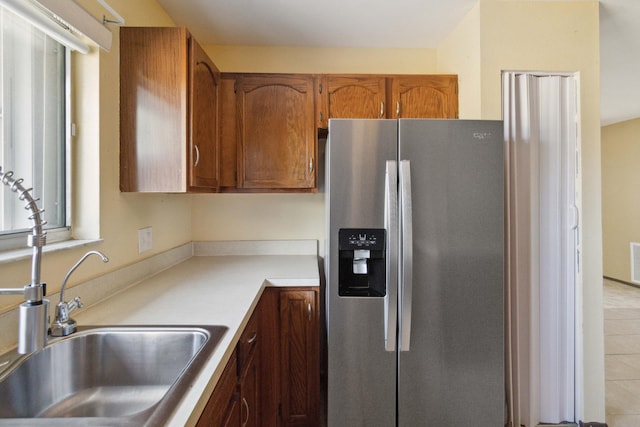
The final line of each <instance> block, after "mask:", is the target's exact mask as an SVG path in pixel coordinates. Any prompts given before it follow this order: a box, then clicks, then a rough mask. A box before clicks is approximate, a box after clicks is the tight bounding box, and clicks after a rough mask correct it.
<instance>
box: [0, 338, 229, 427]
mask: <svg viewBox="0 0 640 427" xmlns="http://www.w3.org/2000/svg"><path fill="white" fill-rule="evenodd" d="M226 330H227V328H226V327H225V326H123V327H120V326H118V327H84V328H79V331H78V332H76V333H75V334H73V335H70V336H68V337H64V338H61V339H57V340H52V341H51V342H50V343H49V344H48V345H47V346H46V347H45V348H44V349H43V350H41V351H38V352H36V353H34V354H31V355H28V356H19V355H17V354H9V355H5V356H2V357H0V369H4V371H3V372H0V396H1V398H0V425H47V426H55V425H65V426H73V425H82V426H92V425H100V426H134V425H135V426H140V425H145V426H153V425H163V424H164V422H165V421H166V419H167V417H168V416H169V415H170V414H171V413H172V412H173V411H174V410H175V409H176V407H177V405H178V403H179V402H180V401H181V399H182V397H183V395H184V393H185V392H186V391H187V390H188V388H189V387H190V385H191V383H192V382H193V380H194V378H195V377H196V376H197V374H198V373H199V371H200V370H201V369H202V367H203V366H204V364H205V363H206V361H207V360H208V358H209V356H210V355H211V353H212V352H213V350H214V349H215V347H216V346H217V344H218V343H219V342H220V339H221V338H222V337H223V335H224V334H225V332H226ZM7 361H10V362H9V363H7ZM3 363H4V365H6V366H4V367H2V364H3Z"/></svg>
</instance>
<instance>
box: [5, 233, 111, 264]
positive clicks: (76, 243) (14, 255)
mask: <svg viewBox="0 0 640 427" xmlns="http://www.w3.org/2000/svg"><path fill="white" fill-rule="evenodd" d="M101 242H102V239H91V240H65V241H63V242H55V243H47V244H46V245H44V247H43V248H42V253H43V254H47V253H51V252H58V251H65V250H67V249H73V248H80V247H83V246H90V245H94V244H97V243H101ZM32 255H33V249H32V248H23V249H14V250H8V251H4V252H0V264H8V263H10V262H16V261H22V260H25V259H31V257H32Z"/></svg>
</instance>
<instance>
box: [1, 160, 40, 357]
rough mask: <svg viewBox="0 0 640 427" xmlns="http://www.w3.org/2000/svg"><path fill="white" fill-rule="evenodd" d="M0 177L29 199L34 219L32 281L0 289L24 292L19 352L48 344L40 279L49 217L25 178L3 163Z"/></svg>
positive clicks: (14, 292) (31, 240)
mask: <svg viewBox="0 0 640 427" xmlns="http://www.w3.org/2000/svg"><path fill="white" fill-rule="evenodd" d="M0 180H2V183H3V184H4V185H6V186H8V187H9V188H10V189H11V191H13V192H14V193H16V194H18V198H19V199H20V200H24V201H26V204H25V206H24V208H25V209H26V210H28V211H30V212H31V215H30V216H29V219H30V220H31V221H33V227H32V228H31V234H30V235H29V237H28V239H27V244H28V245H29V246H30V247H32V248H33V254H32V259H31V283H30V284H28V285H26V286H24V287H22V288H4V289H0V295H9V294H23V295H24V302H23V303H22V304H20V309H19V310H20V311H19V326H18V353H20V354H27V353H32V352H34V351H38V350H40V349H42V348H43V347H44V346H45V345H46V344H47V330H48V327H49V300H47V299H44V296H45V295H46V284H44V283H40V266H41V260H42V247H43V246H44V245H45V244H46V240H47V233H46V232H45V231H44V230H43V226H44V225H45V224H46V221H44V220H43V219H42V216H41V215H42V213H43V212H44V210H40V209H38V206H37V203H36V202H37V201H38V199H34V198H33V197H32V196H31V194H30V193H29V192H30V191H31V190H33V189H32V188H29V189H25V188H24V187H23V186H22V182H23V181H24V180H23V179H15V178H13V172H12V171H7V172H3V171H2V166H0Z"/></svg>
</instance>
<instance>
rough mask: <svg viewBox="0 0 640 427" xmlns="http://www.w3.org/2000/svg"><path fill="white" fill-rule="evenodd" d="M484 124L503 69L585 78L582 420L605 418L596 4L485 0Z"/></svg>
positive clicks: (497, 108) (494, 110)
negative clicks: (574, 73) (572, 73)
mask: <svg viewBox="0 0 640 427" xmlns="http://www.w3.org/2000/svg"><path fill="white" fill-rule="evenodd" d="M480 22H481V57H482V67H481V68H482V70H481V73H482V83H481V84H482V91H481V94H482V100H481V105H482V118H483V119H498V118H501V108H502V106H501V103H502V100H501V79H500V75H501V71H502V70H528V71H569V72H576V73H578V75H579V84H580V89H579V90H580V101H579V110H580V130H579V133H580V135H579V137H580V144H581V168H582V174H581V177H580V180H579V183H578V185H579V186H580V187H581V190H582V203H581V207H580V209H581V216H580V217H581V222H582V264H581V265H582V268H583V269H582V278H583V282H582V286H581V288H579V291H580V290H581V292H580V293H579V295H578V298H579V301H580V300H581V301H582V306H581V308H582V311H583V313H585V314H584V316H583V319H582V327H583V332H584V336H583V339H584V342H583V343H582V356H583V357H584V363H583V372H582V373H583V378H584V386H583V392H584V401H583V410H584V413H583V418H582V420H586V421H588V420H591V421H603V420H604V416H605V413H604V337H603V332H602V324H603V319H602V314H603V313H602V227H601V224H602V218H601V189H600V187H601V183H600V181H601V179H600V176H601V175H600V109H599V105H600V95H599V92H600V72H599V69H600V68H599V15H598V2H597V1H585V2H530V1H529V2H528V1H498V0H484V1H481V10H480Z"/></svg>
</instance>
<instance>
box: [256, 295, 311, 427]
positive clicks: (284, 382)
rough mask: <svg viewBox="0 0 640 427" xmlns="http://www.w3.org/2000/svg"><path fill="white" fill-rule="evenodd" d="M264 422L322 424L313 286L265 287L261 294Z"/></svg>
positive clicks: (274, 425)
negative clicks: (263, 302) (264, 307)
mask: <svg viewBox="0 0 640 427" xmlns="http://www.w3.org/2000/svg"><path fill="white" fill-rule="evenodd" d="M263 299H264V300H265V301H266V304H265V306H266V307H268V309H267V310H265V311H264V312H263V315H264V316H263V330H264V334H263V336H264V342H263V343H264V346H263V348H262V349H263V358H262V385H261V387H262V413H263V417H262V425H263V426H264V427H267V426H268V427H294V426H295V427H317V426H319V425H320V332H319V323H320V317H319V289H318V288H317V287H295V288H289V287H287V288H275V287H274V288H267V289H266V290H265V293H264V294H263Z"/></svg>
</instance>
